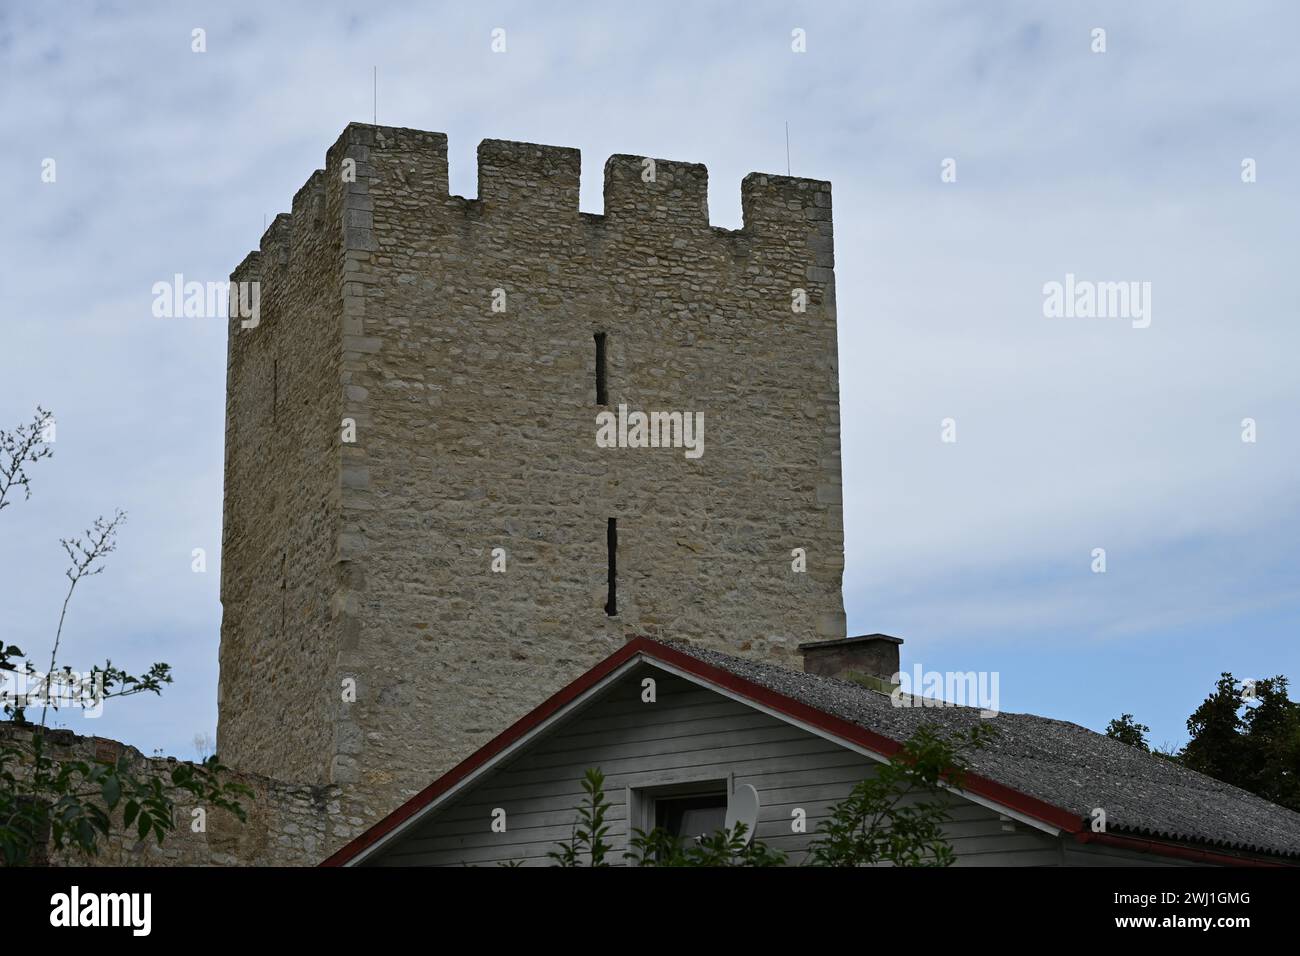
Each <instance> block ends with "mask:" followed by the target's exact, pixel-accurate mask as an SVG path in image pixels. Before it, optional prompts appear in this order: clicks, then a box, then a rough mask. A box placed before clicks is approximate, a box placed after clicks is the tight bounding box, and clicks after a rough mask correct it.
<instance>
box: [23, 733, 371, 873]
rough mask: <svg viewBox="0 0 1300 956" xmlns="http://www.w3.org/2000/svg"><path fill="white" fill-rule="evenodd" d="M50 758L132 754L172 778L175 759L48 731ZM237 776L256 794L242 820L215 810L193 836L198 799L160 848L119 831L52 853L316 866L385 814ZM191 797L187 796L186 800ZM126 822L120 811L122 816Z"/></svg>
mask: <svg viewBox="0 0 1300 956" xmlns="http://www.w3.org/2000/svg"><path fill="white" fill-rule="evenodd" d="M31 732H32V731H31V729H30V728H26V727H22V726H19V725H14V724H12V723H6V724H0V739H3V738H6V737H8V738H13V737H15V736H17V735H20V734H26V735H30V734H31ZM45 733H46V740H47V753H49V754H50V756H51V757H53V758H55V759H57V760H77V759H80V760H88V761H102V762H116V761H117V760H118V758H119V757H120V756H121V755H122V754H123V753H125V754H126V755H127V756H128V757H129V758H130V760H131V762H132V766H133V768H134V770H135V772H136V773H137V774H140V775H141V776H145V775H150V774H153V775H157V776H160V777H162V778H163V779H164V780H165V781H170V774H171V771H172V769H173V768H175V767H176V765H177V763H178V761H177V759H176V758H175V757H146V756H145V755H144V754H142V753H141V752H140V751H139V750H136V749H135V748H134V747H131V746H128V745H127V744H123V743H121V742H119V741H116V740H109V739H108V738H105V737H82V736H79V735H77V734H75V733H73V732H72V731H70V730H46V732H45ZM230 779H232V780H234V781H237V782H239V783H242V784H244V785H245V786H247V787H249V788H250V789H251V790H252V791H253V794H254V796H252V797H245V798H243V799H242V800H241V801H240V802H241V803H242V804H243V806H244V809H245V811H246V812H247V814H248V819H247V821H246V822H243V823H241V822H240V821H239V819H238V818H237V817H235V816H234V815H233V814H230V813H227V812H225V811H223V810H217V809H211V810H209V812H208V813H207V818H206V821H205V823H206V826H205V831H204V832H198V833H196V832H194V830H193V829H192V826H193V814H192V812H191V811H192V810H193V809H194V808H195V806H196V805H197V804H196V803H195V802H194V801H192V800H191V801H188V802H180V801H178V802H177V805H176V829H175V830H173V831H172V832H171V833H169V834H168V835H167V837H166V839H165V840H164V841H163V844H162V845H161V846H159V845H158V841H157V839H155V838H154V837H152V836H150V837H148V838H146V839H145V840H137V839H135V838H134V837H135V834H134V830H131V831H130V832H122V831H121V829H120V827H119V828H117V829H115V831H114V833H113V836H112V837H111V839H109V840H108V841H107V842H106V843H102V844H101V848H100V852H99V854H98V855H97V856H94V857H89V858H87V857H84V856H82V855H81V854H80V853H79V852H76V851H69V850H66V849H65V850H62V851H60V852H57V853H54V854H52V855H51V859H50V863H51V864H52V865H55V866H60V865H77V866H315V865H316V864H318V863H320V862H321V860H323V859H325V858H326V857H327V856H329V855H330V854H331V853H333V852H334V851H335V850H336V849H338V848H339V847H340V846H342V845H343V844H344V843H346V842H347V841H348V840H350V839H352V838H353V837H354V836H356V835H357V834H359V833H361V832H362V831H363V830H364V829H365V828H366V827H367V826H369V824H370V823H371V822H372V821H374V820H375V819H377V818H378V816H379V811H378V810H377V808H375V807H374V806H371V805H370V804H369V803H368V801H367V800H366V799H365V798H364V797H361V796H360V794H359V793H358V792H357V791H356V790H355V789H352V788H346V787H341V786H338V785H326V786H304V785H301V784H290V783H285V782H283V781H280V780H275V779H273V778H271V777H266V776H263V775H261V774H255V773H246V772H243V771H238V770H232V771H230ZM187 796H188V795H187ZM116 819H117V820H118V821H120V820H121V816H120V813H119V814H118V815H117V816H116Z"/></svg>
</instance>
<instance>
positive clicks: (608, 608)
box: [605, 518, 618, 617]
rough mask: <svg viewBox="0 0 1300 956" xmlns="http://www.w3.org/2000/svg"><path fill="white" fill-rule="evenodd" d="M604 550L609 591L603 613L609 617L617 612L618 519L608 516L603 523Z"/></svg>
mask: <svg viewBox="0 0 1300 956" xmlns="http://www.w3.org/2000/svg"><path fill="white" fill-rule="evenodd" d="M605 550H606V553H607V554H608V564H609V570H608V574H609V591H608V596H607V597H606V599H605V613H606V614H608V615H609V616H610V617H614V616H615V615H616V614H618V593H617V590H616V588H617V583H618V519H617V518H610V519H609V521H608V522H607V523H606V525H605Z"/></svg>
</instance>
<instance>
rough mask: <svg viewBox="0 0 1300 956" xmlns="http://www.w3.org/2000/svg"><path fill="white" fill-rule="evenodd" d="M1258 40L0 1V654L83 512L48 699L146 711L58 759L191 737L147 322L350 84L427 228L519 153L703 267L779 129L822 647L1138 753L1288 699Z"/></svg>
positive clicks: (217, 484)
mask: <svg viewBox="0 0 1300 956" xmlns="http://www.w3.org/2000/svg"><path fill="white" fill-rule="evenodd" d="M561 11H562V12H561ZM498 27H499V28H503V29H504V30H505V31H506V52H505V53H493V52H492V51H491V49H490V42H491V32H492V30H493V29H495V28H498ZM195 28H202V29H204V30H205V31H206V43H207V50H206V52H204V53H194V52H192V51H191V37H192V31H193V30H194V29H195ZM796 28H798V29H802V30H804V31H805V33H806V37H807V43H806V45H807V50H806V52H805V53H795V52H794V51H792V49H791V34H792V31H793V30H795V29H796ZM1096 28H1102V29H1104V30H1105V31H1106V35H1105V40H1106V50H1105V52H1104V53H1097V52H1093V46H1094V45H1095V41H1094V39H1093V30H1094V29H1096ZM1298 31H1300V9H1297V8H1296V7H1295V6H1294V5H1293V4H1290V3H1283V2H1279V3H1255V2H1239V0H1234V2H1231V3H1229V2H1222V3H1197V4H1188V3H1173V2H1171V3H1160V2H1146V3H1142V4H1133V3H1131V2H1116V3H1085V2H1080V3H1071V4H1061V3H1050V2H1046V0H1043V2H1004V3H973V2H970V3H955V2H954V3H940V2H928V3H903V2H897V3H886V2H864V0H854V2H850V3H843V4H830V3H817V4H788V3H752V2H747V3H744V4H734V5H722V4H716V5H709V4H701V3H699V2H695V3H671V2H657V3H654V4H641V5H636V4H617V5H611V4H590V5H582V4H576V3H574V4H558V3H556V4H545V5H543V4H494V3H484V2H477V3H472V4H470V3H465V4H437V3H429V2H424V3H384V4H379V3H366V4H361V3H355V4H345V3H338V4H331V3H328V2H311V3H303V4H294V3H279V2H277V3H266V2H258V3H253V2H247V3H244V2H224V3H220V4H216V3H213V4H209V5H203V4H187V3H181V2H174V0H169V2H165V3H143V2H141V3H126V2H123V3H97V4H96V3H62V4H50V3H24V2H18V0H14V2H9V0H6V2H5V3H4V4H3V5H0V130H2V132H3V141H4V143H5V147H4V149H2V150H0V203H3V208H4V211H5V215H4V227H3V231H2V232H3V238H2V239H0V242H2V243H3V254H2V255H0V323H3V326H2V334H0V425H3V426H5V427H9V426H12V425H13V424H16V423H17V422H19V421H21V420H24V419H26V418H29V417H30V415H31V414H32V412H33V411H34V408H35V406H36V404H37V403H40V404H42V405H44V406H46V407H47V408H50V409H52V410H54V412H55V413H56V416H57V441H56V443H55V446H54V447H55V455H54V457H53V458H52V459H49V460H47V461H43V462H41V463H40V464H39V465H38V466H37V467H36V468H34V469H33V470H32V477H33V484H34V494H33V496H32V498H31V500H30V501H26V502H24V501H21V500H20V501H18V503H17V504H15V506H14V507H12V508H7V509H5V511H4V512H3V514H0V602H2V605H3V614H0V639H3V640H6V641H9V642H13V643H17V644H19V645H21V646H22V647H23V648H24V649H26V650H28V651H29V652H33V653H34V654H35V655H36V656H37V657H38V659H39V658H40V657H41V655H43V654H48V652H49V646H50V641H51V639H52V636H53V631H54V627H55V624H56V622H57V619H58V614H59V606H60V603H61V601H62V597H63V590H64V585H65V584H66V582H65V581H64V580H63V578H62V573H63V568H64V566H65V559H64V556H63V553H62V550H61V549H60V547H59V544H58V539H59V538H60V537H62V536H67V535H69V534H73V533H76V532H78V531H79V530H80V529H82V528H84V527H85V526H86V525H88V524H89V522H90V521H91V520H92V519H93V518H94V517H95V516H96V515H97V514H100V513H108V512H111V511H112V509H113V508H115V507H120V508H123V509H125V510H126V511H128V512H129V514H130V518H129V522H128V524H127V525H126V526H125V528H124V529H123V532H122V535H121V543H120V547H119V550H118V552H117V553H116V554H114V555H113V556H112V558H111V560H110V563H109V567H108V569H107V571H106V572H105V573H104V574H103V575H101V576H99V577H97V578H94V579H92V580H90V581H88V582H86V583H85V584H84V586H83V588H82V589H81V590H80V591H79V593H78V594H77V595H76V598H75V600H74V602H73V605H72V609H71V611H70V615H69V620H68V625H67V628H66V633H65V641H66V650H67V655H66V658H65V659H66V660H67V661H68V662H69V663H74V662H76V663H83V662H84V663H89V662H91V661H94V660H96V659H98V660H102V659H103V658H104V657H105V656H107V655H111V656H112V657H113V659H114V661H115V662H116V663H120V664H122V665H125V666H128V667H131V668H143V667H144V666H146V665H147V664H148V663H149V662H152V661H154V660H166V661H169V662H170V663H171V664H172V665H173V666H174V667H175V669H176V674H177V680H176V684H175V685H173V686H172V687H171V688H169V689H168V690H167V692H166V693H165V694H164V696H163V698H162V699H161V700H144V699H136V700H133V701H127V702H123V703H122V704H121V705H120V706H117V707H112V708H110V709H109V710H108V712H107V713H106V714H105V716H104V717H103V718H101V719H100V720H99V721H97V722H94V723H91V722H86V721H83V720H82V719H81V718H79V717H71V718H70V721H69V726H72V727H73V728H74V729H77V730H78V731H80V732H83V733H98V734H101V735H104V736H114V737H118V738H121V739H125V740H128V741H130V742H131V743H134V744H136V745H137V746H139V747H140V748H141V749H143V750H145V751H146V752H152V751H153V750H154V749H155V748H158V749H161V750H163V751H164V752H167V753H174V754H178V755H180V756H186V757H188V756H192V754H193V746H192V744H191V738H192V737H193V736H194V734H195V733H198V732H203V731H207V732H210V733H211V732H215V727H216V703H215V700H216V679H217V644H218V628H219V622H220V614H221V609H220V605H219V603H218V599H217V594H218V578H219V564H218V562H219V550H220V538H221V474H222V454H223V448H222V443H223V422H222V417H223V413H224V387H225V368H224V364H225V326H224V323H223V322H221V321H214V320H202V319H196V320H172V321H167V320H159V319H155V318H153V317H152V315H151V311H150V305H151V301H152V295H151V287H152V285H153V283H155V282H157V281H159V280H165V279H168V278H169V277H170V276H172V275H173V274H174V273H177V272H180V273H184V274H185V275H186V276H187V277H190V278H194V277H199V278H202V279H212V280H221V279H223V278H224V277H226V276H227V275H228V274H229V272H230V270H231V268H232V267H233V266H234V265H236V264H237V263H238V262H239V261H240V259H242V258H243V256H244V254H245V253H246V252H248V251H249V250H250V249H252V248H254V247H255V246H256V245H257V242H258V238H259V236H260V234H261V231H262V225H263V221H264V217H271V216H274V215H275V214H276V213H277V212H283V211H287V209H288V205H289V202H290V200H291V198H292V196H293V193H294V191H295V190H296V189H297V188H298V187H299V186H301V185H302V183H303V182H304V181H305V179H306V178H307V176H308V175H309V174H310V173H311V171H312V170H314V169H316V168H317V167H318V166H320V165H321V164H322V161H323V157H324V153H325V149H326V147H327V146H328V145H329V144H330V143H332V142H333V141H334V140H335V138H336V137H337V136H338V134H339V132H340V131H341V130H342V128H343V127H344V125H345V124H346V123H348V122H349V121H353V120H362V121H369V120H370V119H371V116H372V109H373V103H372V96H373V91H372V70H373V68H374V67H376V66H377V67H378V70H379V83H378V117H379V120H380V122H382V123H385V124H390V125H400V126H410V127H417V128H422V129H430V130H439V131H443V132H445V133H446V134H447V135H448V138H449V142H450V153H451V156H450V159H451V181H452V182H451V185H452V190H453V192H457V193H460V194H462V195H466V196H473V195H474V194H475V189H476V186H475V177H476V172H475V165H474V156H475V149H476V147H477V144H478V142H479V140H481V139H483V138H485V137H495V138H503V139H516V140H528V141H533V142H542V143H551V144H556V145H562V146H574V147H579V148H580V149H581V150H582V155H583V168H584V177H583V187H582V207H583V209H584V210H587V211H591V212H599V211H601V196H600V190H601V168H602V166H603V164H604V161H605V158H606V157H607V156H609V155H610V154H612V153H632V154H638V155H653V156H662V157H667V158H672V159H681V160H689V161H694V162H703V163H705V164H707V166H708V168H709V174H710V185H711V195H710V207H711V215H712V221H713V223H714V224H715V225H719V226H726V227H732V228H734V227H738V226H739V225H740V180H741V178H742V177H743V176H744V175H745V174H746V173H748V172H750V171H754V170H758V171H768V172H784V171H785V168H786V140H785V129H786V123H789V137H790V147H789V150H790V164H791V168H792V171H793V172H794V173H795V174H796V175H805V176H811V177H816V178H822V179H829V180H832V181H833V183H834V190H835V232H836V263H837V269H836V271H837V287H838V295H839V321H840V364H841V391H842V399H843V418H844V432H843V434H844V482H845V502H846V503H845V523H846V538H847V570H846V574H845V582H844V592H845V604H846V606H847V610H848V614H849V631H850V633H868V632H874V631H883V632H886V633H890V634H895V635H898V636H901V637H903V638H905V639H906V642H907V643H906V644H905V646H904V651H903V655H904V663H905V665H907V666H911V665H913V664H918V663H919V664H921V665H922V666H923V667H924V668H926V669H937V670H952V669H955V670H985V671H998V672H999V673H1000V677H1001V681H1000V690H1001V705H1002V707H1003V709H1006V710H1019V711H1032V712H1036V713H1041V714H1045V715H1049V716H1054V717H1061V718H1064V719H1069V720H1074V721H1077V722H1079V723H1082V724H1084V725H1086V726H1089V727H1092V728H1094V729H1098V730H1100V729H1103V728H1104V726H1105V724H1106V722H1107V720H1108V719H1109V718H1111V717H1113V716H1116V715H1117V714H1119V713H1120V712H1121V711H1131V712H1133V713H1135V714H1136V715H1137V716H1138V718H1139V719H1140V720H1143V721H1144V722H1146V723H1148V724H1150V725H1151V727H1152V729H1153V732H1152V735H1151V736H1152V738H1153V742H1155V743H1157V744H1159V743H1162V742H1170V743H1175V744H1177V743H1181V742H1182V741H1183V740H1184V739H1185V737H1186V731H1185V727H1184V721H1185V719H1186V717H1187V715H1188V713H1190V711H1191V710H1192V709H1193V708H1194V707H1195V706H1196V705H1197V704H1198V703H1199V702H1200V700H1201V699H1202V698H1203V697H1204V696H1205V695H1206V693H1207V692H1208V691H1209V690H1210V689H1211V688H1212V686H1213V683H1214V680H1215V678H1216V677H1217V675H1218V674H1219V672H1220V671H1223V670H1230V671H1232V672H1233V673H1234V674H1236V675H1237V676H1239V677H1242V676H1253V677H1262V676H1268V675H1271V674H1276V673H1285V674H1289V675H1290V676H1291V677H1293V678H1297V679H1300V649H1297V646H1298V645H1297V624H1300V580H1298V579H1297V570H1298V569H1300V481H1298V480H1297V479H1298V478H1300V454H1298V453H1297V443H1298V442H1300V425H1298V422H1297V419H1298V417H1300V374H1298V373H1297V365H1298V364H1300V360H1298V357H1297V356H1298V353H1300V325H1298V323H1297V321H1296V319H1297V291H1296V288H1297V286H1296V282H1295V279H1294V276H1295V274H1296V256H1297V242H1296V239H1297V235H1296V233H1297V228H1298V227H1300V181H1298V180H1297V177H1296V176H1295V166H1296V163H1297V155H1298V151H1297V147H1300V122H1298V120H1300V117H1298V116H1297V112H1298V111H1300V64H1298V62H1297V60H1296V57H1295V50H1294V46H1295V41H1294V37H1295V36H1296V34H1297V32H1298ZM47 158H52V159H54V160H55V161H56V164H57V165H56V171H57V179H56V181H55V182H54V183H44V182H42V179H41V173H42V163H43V161H44V160H45V159H47ZM950 158H951V159H953V160H955V163H956V166H955V168H956V181H955V182H943V181H942V179H941V171H942V164H943V162H944V160H946V159H950ZM1246 159H1253V160H1254V161H1255V169H1256V176H1257V181H1255V182H1253V183H1245V182H1243V181H1242V163H1243V160H1246ZM1067 274H1073V275H1075V276H1076V277H1078V278H1079V279H1085V280H1093V281H1137V282H1149V283H1151V300H1150V318H1151V323H1150V326H1149V327H1147V328H1134V326H1133V323H1132V322H1131V321H1128V320H1126V319H1114V318H1112V319H1083V318H1055V319H1053V318H1046V317H1044V310H1043V286H1044V284H1045V283H1049V282H1053V281H1058V282H1063V281H1064V279H1065V276H1066V275H1067ZM946 418H951V419H953V420H954V421H955V423H956V435H957V441H956V442H955V443H945V442H943V441H941V440H940V439H941V434H940V431H941V428H940V423H941V422H942V421H943V420H944V419H946ZM1244 418H1253V419H1254V420H1255V421H1256V423H1257V441H1256V442H1254V443H1247V442H1243V441H1242V424H1241V423H1242V420H1243V419H1244ZM199 547H201V548H205V549H206V550H207V553H208V555H209V562H208V570H207V573H206V574H195V573H193V572H192V571H191V552H192V551H193V549H194V548H199ZM1095 548H1105V549H1106V573H1105V574H1096V573H1093V571H1092V563H1093V557H1092V553H1093V550H1094V549H1095Z"/></svg>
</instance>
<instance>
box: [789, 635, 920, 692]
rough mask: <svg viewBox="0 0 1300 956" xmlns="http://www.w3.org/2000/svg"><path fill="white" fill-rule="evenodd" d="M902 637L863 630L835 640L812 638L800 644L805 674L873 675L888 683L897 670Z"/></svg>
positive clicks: (847, 678)
mask: <svg viewBox="0 0 1300 956" xmlns="http://www.w3.org/2000/svg"><path fill="white" fill-rule="evenodd" d="M902 643H903V639H902V638H901V637H890V636H889V635H888V634H864V635H862V636H861V637H845V638H841V639H839V640H836V641H812V642H810V643H807V644H800V645H799V653H801V654H802V655H803V669H804V673H806V674H820V675H821V676H823V677H841V678H843V679H845V680H854V679H855V678H856V679H858V682H859V683H862V682H863V681H861V680H860V679H861V678H863V677H867V678H874V680H877V681H882V682H884V684H885V685H888V684H889V682H890V678H892V677H893V676H894V675H895V674H897V673H898V672H899V670H898V646H899V645H900V644H902Z"/></svg>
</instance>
